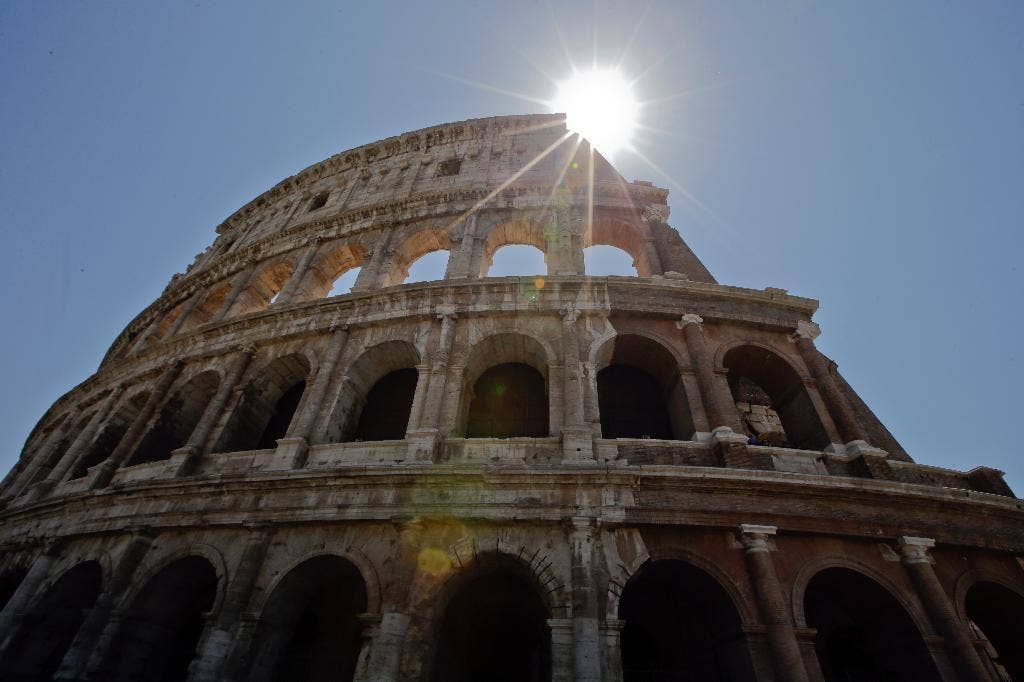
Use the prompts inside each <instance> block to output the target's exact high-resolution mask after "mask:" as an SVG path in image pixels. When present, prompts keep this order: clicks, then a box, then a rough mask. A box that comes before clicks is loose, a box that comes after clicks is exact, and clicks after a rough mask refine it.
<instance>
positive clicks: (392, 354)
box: [325, 340, 420, 443]
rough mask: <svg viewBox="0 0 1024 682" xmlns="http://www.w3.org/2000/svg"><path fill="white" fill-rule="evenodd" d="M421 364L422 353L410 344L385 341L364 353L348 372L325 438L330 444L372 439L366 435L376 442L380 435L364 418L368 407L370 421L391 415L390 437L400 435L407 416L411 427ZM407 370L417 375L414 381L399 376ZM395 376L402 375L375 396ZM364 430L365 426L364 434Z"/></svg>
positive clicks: (407, 377) (395, 377)
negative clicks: (413, 399)
mask: <svg viewBox="0 0 1024 682" xmlns="http://www.w3.org/2000/svg"><path fill="white" fill-rule="evenodd" d="M419 364H420V354H419V351H417V350H416V347H415V346H414V345H413V344H411V343H409V342H408V341H400V340H391V341H384V342H382V343H378V344H375V345H373V346H371V347H369V348H367V349H366V350H364V351H363V352H362V353H361V354H360V355H359V357H358V358H356V360H355V361H354V362H353V363H352V364H351V365H350V366H349V367H348V369H347V370H346V371H345V375H344V376H345V380H344V381H343V382H342V386H341V390H340V392H339V394H338V397H337V399H336V400H335V403H334V408H333V409H332V410H331V418H330V421H329V423H328V426H327V433H326V435H325V438H326V442H329V443H343V442H348V441H352V440H356V439H357V438H359V439H362V440H369V439H370V438H363V437H362V436H360V435H359V434H360V433H362V434H363V435H364V436H365V435H371V436H375V438H373V439H380V438H376V436H377V435H380V434H379V433H377V430H376V429H373V428H371V427H372V425H371V424H369V423H366V424H363V420H362V415H363V414H364V412H365V411H366V409H367V408H369V409H370V410H371V413H370V415H368V418H370V417H372V416H375V415H376V416H378V417H382V416H385V414H386V415H387V426H388V429H386V431H387V433H388V434H392V435H394V434H395V433H397V430H398V429H400V428H401V427H400V423H401V422H402V421H403V417H404V422H405V424H406V425H408V423H409V419H410V413H411V411H412V395H413V392H415V388H416V383H415V382H416V380H417V379H418V370H417V369H416V367H417V366H418V365H419ZM403 370H412V371H413V372H417V377H416V378H413V377H412V376H411V374H409V373H408V372H405V373H404V374H398V373H400V372H402V371H403ZM395 374H398V376H394V377H392V380H390V381H389V384H388V385H385V386H382V387H381V388H380V390H378V392H377V393H375V394H373V395H372V396H371V393H373V390H374V388H375V387H376V386H377V385H378V383H379V382H381V381H383V380H384V379H385V378H387V377H389V376H392V375H395ZM410 388H411V389H412V390H411V391H410V390H409V389H410ZM390 389H394V390H396V391H399V393H396V394H388V393H387V391H388V390H390ZM371 398H373V402H372V403H371V402H370V399H371ZM360 427H363V429H362V431H360ZM382 432H383V431H382ZM382 432H381V433H382ZM404 437H405V430H402V435H401V436H400V438H404Z"/></svg>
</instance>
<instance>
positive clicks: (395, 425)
mask: <svg viewBox="0 0 1024 682" xmlns="http://www.w3.org/2000/svg"><path fill="white" fill-rule="evenodd" d="M418 377H419V372H417V371H416V370H415V369H413V368H412V367H406V368H404V369H396V370H395V371H393V372H389V373H388V374H385V375H384V376H383V377H381V379H380V380H379V381H377V383H375V384H374V385H373V388H371V389H370V392H369V393H368V394H367V395H366V405H364V406H363V412H362V414H361V415H360V416H359V424H358V425H357V426H356V432H355V435H354V437H353V440H401V439H403V438H405V431H406V429H407V427H408V426H409V414H410V412H411V411H412V399H413V396H414V395H415V394H416V381H417V379H418Z"/></svg>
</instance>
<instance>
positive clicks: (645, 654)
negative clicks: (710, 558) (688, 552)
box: [617, 558, 756, 681]
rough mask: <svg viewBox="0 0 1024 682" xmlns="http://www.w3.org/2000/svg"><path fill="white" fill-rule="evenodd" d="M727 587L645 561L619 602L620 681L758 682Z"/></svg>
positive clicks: (675, 565)
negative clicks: (721, 681)
mask: <svg viewBox="0 0 1024 682" xmlns="http://www.w3.org/2000/svg"><path fill="white" fill-rule="evenodd" d="M725 584H728V583H725ZM725 584H723V583H722V582H721V581H720V580H719V579H716V577H715V576H713V575H712V574H711V573H709V572H708V571H705V570H703V569H702V568H699V567H698V566H696V565H694V564H693V563H691V562H689V561H685V560H682V559H678V558H661V559H654V558H652V559H650V560H648V561H647V562H645V563H644V564H643V565H642V566H641V567H640V570H638V571H637V572H636V573H635V574H634V575H632V576H631V577H630V579H629V582H627V583H626V586H625V588H624V589H623V591H622V596H621V598H620V600H619V603H618V613H617V615H618V617H619V619H620V620H623V621H625V625H624V627H623V630H622V669H623V679H624V680H627V681H629V680H647V679H694V680H730V681H731V680H754V679H756V678H755V675H754V668H753V663H752V660H751V656H750V650H749V644H748V643H747V641H746V635H745V633H744V630H743V618H742V615H741V612H740V608H739V606H738V602H737V600H736V598H735V596H734V595H730V593H729V591H728V590H727V589H726V587H725Z"/></svg>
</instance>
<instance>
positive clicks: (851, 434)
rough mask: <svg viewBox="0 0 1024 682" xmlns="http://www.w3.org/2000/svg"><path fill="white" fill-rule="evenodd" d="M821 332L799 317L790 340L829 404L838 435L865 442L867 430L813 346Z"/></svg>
mask: <svg viewBox="0 0 1024 682" xmlns="http://www.w3.org/2000/svg"><path fill="white" fill-rule="evenodd" d="M819 334H821V329H820V328H819V327H818V325H816V324H814V323H813V322H805V321H803V320H801V321H800V322H799V323H797V327H796V331H795V332H794V333H793V340H794V342H795V343H796V347H797V349H798V350H799V351H800V355H801V357H803V359H804V362H805V363H806V364H807V368H808V369H809V370H810V371H811V376H813V377H814V381H815V383H817V384H818V389H819V390H820V391H821V395H822V397H823V398H824V399H825V404H826V405H827V406H828V411H829V414H830V415H831V416H832V420H833V421H834V422H835V424H836V427H837V428H838V429H839V435H840V436H841V437H842V439H843V441H844V442H846V443H849V442H851V441H857V440H860V441H865V442H866V441H867V433H866V432H865V431H864V429H863V428H862V427H861V425H860V422H858V421H857V416H856V415H855V414H854V413H853V408H851V407H850V403H849V402H848V401H847V400H846V396H844V395H843V394H842V392H841V391H840V390H839V386H837V385H836V381H835V379H834V378H833V376H832V373H831V372H830V371H829V368H828V365H827V364H826V362H825V358H824V357H823V356H822V355H821V353H819V352H818V349H817V348H815V347H814V339H815V338H817V336H818V335H819Z"/></svg>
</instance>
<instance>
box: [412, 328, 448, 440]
mask: <svg viewBox="0 0 1024 682" xmlns="http://www.w3.org/2000/svg"><path fill="white" fill-rule="evenodd" d="M437 319H438V320H440V321H441V328H440V330H439V331H438V335H437V346H436V348H437V350H435V351H434V354H433V357H432V358H431V362H430V364H429V365H426V366H424V367H423V369H422V370H421V374H420V377H419V379H420V382H418V383H417V384H416V395H415V398H414V400H413V409H412V410H411V414H410V416H409V432H408V433H407V434H406V438H407V439H408V440H409V455H410V458H411V459H413V460H430V459H431V458H432V457H433V455H434V453H435V452H436V450H437V446H438V443H439V442H440V436H441V425H440V421H441V408H442V407H443V406H444V400H445V386H446V384H447V380H448V359H449V357H450V356H451V351H452V343H453V341H454V340H455V326H456V324H457V323H456V316H455V314H454V313H439V314H438V315H437ZM417 369H419V368H417ZM424 382H425V383H424ZM424 386H426V390H425V391H424V390H423V387H424Z"/></svg>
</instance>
